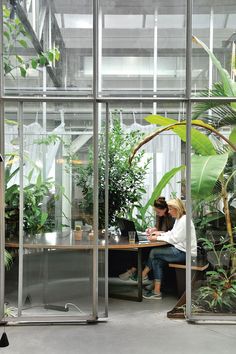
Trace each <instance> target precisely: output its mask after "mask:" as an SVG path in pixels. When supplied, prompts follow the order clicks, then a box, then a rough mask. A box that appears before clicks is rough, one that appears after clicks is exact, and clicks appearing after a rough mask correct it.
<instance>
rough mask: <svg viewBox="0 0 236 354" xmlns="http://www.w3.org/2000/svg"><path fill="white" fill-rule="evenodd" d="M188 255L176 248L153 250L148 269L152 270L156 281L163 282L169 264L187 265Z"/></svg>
mask: <svg viewBox="0 0 236 354" xmlns="http://www.w3.org/2000/svg"><path fill="white" fill-rule="evenodd" d="M185 260H186V253H185V252H183V251H180V250H178V249H177V248H175V247H174V246H167V247H156V248H153V249H152V250H151V252H150V254H149V257H148V260H147V264H146V265H147V267H148V268H150V269H152V271H153V276H154V279H155V280H156V281H160V282H161V281H162V279H163V271H164V268H165V267H166V265H167V264H168V263H185Z"/></svg>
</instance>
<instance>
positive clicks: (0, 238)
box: [0, 0, 236, 324]
mask: <svg viewBox="0 0 236 354" xmlns="http://www.w3.org/2000/svg"><path fill="white" fill-rule="evenodd" d="M0 4H1V5H0V6H1V8H0V16H1V15H2V14H1V12H2V10H1V9H2V2H1V1H0ZM186 4H187V27H186V94H185V96H184V97H156V94H155V96H152V97H147V96H145V97H127V96H126V97H118V96H117V97H106V96H102V95H101V93H100V92H99V87H98V78H99V75H100V73H99V65H98V63H99V20H98V19H99V2H98V0H93V51H94V52H93V95H92V96H91V97H84V98H82V97H75V96H73V97H72V96H68V97H67V96H63V97H58V96H54V97H52V96H50V97H49V96H46V97H24V96H17V97H15V96H5V95H4V92H3V71H2V70H1V87H0V92H1V94H0V108H1V117H3V113H4V109H3V107H4V103H5V102H14V103H16V102H18V103H19V107H20V109H19V119H21V112H22V109H23V104H24V103H27V102H48V103H56V102H60V103H75V102H81V103H92V104H93V116H94V119H93V133H94V151H93V152H94V171H95V174H94V200H93V203H94V210H93V213H94V225H93V228H94V233H95V235H97V234H98V182H99V176H98V129H99V121H98V111H99V109H98V106H99V104H101V103H103V104H105V106H106V150H107V153H106V161H107V168H106V176H105V178H106V181H108V178H109V170H108V165H109V161H108V139H107V137H108V131H109V105H110V104H114V103H125V102H129V103H145V102H149V103H152V104H157V103H160V102H161V103H165V102H166V103H167V102H168V103H174V102H175V103H185V104H186V107H187V111H186V116H187V146H186V148H187V150H186V165H187V175H186V183H187V185H186V209H187V228H186V233H187V235H188V234H190V229H191V224H190V222H191V190H190V178H191V108H192V104H193V103H195V102H204V101H215V102H222V103H223V102H224V103H227V102H236V97H194V96H192V95H191V88H192V80H191V67H192V13H193V10H192V7H193V1H192V0H186ZM1 17H2V16H1ZM0 37H1V41H2V24H1V28H0ZM0 48H1V52H0V57H1V67H2V42H1V45H0ZM0 154H1V155H4V121H3V119H2V118H1V119H0ZM22 206H23V196H21V207H22ZM22 218H23V215H21V220H22ZM22 227H23V226H22V222H21V229H22ZM105 231H106V233H105V238H106V244H107V242H108V183H107V187H106V191H105ZM4 232H5V227H4V168H3V163H1V162H0V246H1V253H0V318H2V317H3V312H4V243H5V242H4V241H5V235H4ZM21 236H22V235H21ZM21 236H20V237H21ZM190 249H191V244H190V240H189V239H188V238H187V259H186V265H187V270H186V284H187V285H186V294H187V296H186V300H187V301H186V318H187V320H188V321H190V322H198V321H199V322H202V321H203V322H206V321H212V322H217V321H226V322H231V323H232V322H235V321H236V316H220V315H219V316H210V315H209V316H200V315H193V314H192V311H191V252H190ZM22 252H23V250H22V249H20V253H22ZM21 271H22V269H21ZM19 293H22V287H21V285H19ZM92 309H93V313H92V320H94V321H96V320H97V319H98V239H97V238H95V240H94V248H93V304H92ZM20 314H21V309H20V306H19V315H20ZM107 315H108V249H107V247H106V249H105V316H107ZM85 320H89V319H85ZM90 320H91V319H90ZM23 322H24V323H26V321H23ZM32 322H34V323H44V324H45V323H49V322H50V323H52V322H53V323H58V322H60V323H76V322H78V321H77V320H76V319H75V318H72V317H69V316H68V317H67V318H66V321H65V320H62V319H58V317H57V318H51V319H50V321H49V320H39V319H36V318H35V319H31V320H30V321H29V320H28V321H27V323H32Z"/></svg>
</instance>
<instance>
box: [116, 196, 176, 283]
mask: <svg viewBox="0 0 236 354" xmlns="http://www.w3.org/2000/svg"><path fill="white" fill-rule="evenodd" d="M153 208H154V211H155V213H156V224H155V227H148V228H147V229H146V234H147V236H150V235H151V234H152V233H153V232H155V231H164V232H166V231H169V230H171V229H172V228H173V225H174V222H175V220H174V219H173V217H172V216H171V215H170V214H169V212H168V205H167V203H166V200H165V197H159V198H158V199H156V200H155V201H154V204H153ZM146 251H148V252H149V251H150V249H149V250H148V249H147V250H146ZM144 252H145V251H144ZM144 252H143V253H144ZM144 257H145V256H144ZM131 264H132V263H131ZM119 278H120V279H121V280H129V279H133V278H134V279H133V280H136V278H137V268H136V267H134V266H132V267H130V268H129V269H128V270H127V271H126V272H125V273H122V274H120V275H119ZM147 279H148V277H146V280H147Z"/></svg>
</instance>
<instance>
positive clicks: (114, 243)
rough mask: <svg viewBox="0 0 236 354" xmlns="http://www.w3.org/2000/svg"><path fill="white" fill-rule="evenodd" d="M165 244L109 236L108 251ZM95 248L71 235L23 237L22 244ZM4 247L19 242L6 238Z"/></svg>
mask: <svg viewBox="0 0 236 354" xmlns="http://www.w3.org/2000/svg"><path fill="white" fill-rule="evenodd" d="M164 245H166V242H164V241H156V242H147V243H142V242H141V243H137V242H136V243H133V244H132V243H129V241H128V239H127V238H122V237H119V236H109V238H108V249H137V248H147V247H157V246H164ZM95 246H96V244H95V241H90V240H88V239H84V238H83V239H82V240H81V241H76V240H75V239H74V236H73V233H72V232H70V233H58V232H48V233H45V234H40V235H35V236H31V237H25V238H24V242H23V248H25V249H40V248H41V249H73V250H75V249H93V248H94V247H95ZM105 246H106V242H105V239H99V240H98V248H99V249H104V248H105ZM5 247H10V248H19V240H17V239H10V240H8V239H7V238H6V241H5Z"/></svg>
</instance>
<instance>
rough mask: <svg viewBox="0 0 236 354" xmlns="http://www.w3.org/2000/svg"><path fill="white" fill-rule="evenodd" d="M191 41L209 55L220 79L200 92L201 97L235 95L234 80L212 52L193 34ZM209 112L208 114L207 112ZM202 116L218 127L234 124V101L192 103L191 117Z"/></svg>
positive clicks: (235, 113) (235, 107)
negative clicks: (210, 87) (209, 87)
mask: <svg viewBox="0 0 236 354" xmlns="http://www.w3.org/2000/svg"><path fill="white" fill-rule="evenodd" d="M193 42H194V43H196V44H197V45H199V46H201V47H202V48H203V49H204V50H205V51H206V52H207V54H208V55H209V57H210V58H211V60H212V63H213V64H214V66H215V67H216V69H217V71H218V73H219V76H220V81H219V82H216V83H214V84H213V86H212V89H211V90H209V89H207V90H204V91H201V92H200V96H201V97H235V96H236V82H234V81H233V80H232V79H231V78H230V75H229V73H228V72H227V70H225V69H224V68H223V67H222V65H221V63H220V61H219V60H218V59H217V58H216V57H215V55H214V54H213V52H212V51H211V50H210V49H209V48H208V47H207V46H206V45H205V43H203V42H202V41H201V40H200V39H198V38H197V37H194V36H193ZM209 112H210V114H209ZM200 116H201V117H202V118H203V119H204V120H207V122H210V123H211V124H212V125H213V126H215V127H217V128H219V127H222V126H226V125H236V102H232V103H225V102H219V101H218V102H217V101H215V102H214V101H204V102H201V103H196V104H195V105H194V112H193V119H198V118H199V117H200Z"/></svg>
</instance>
